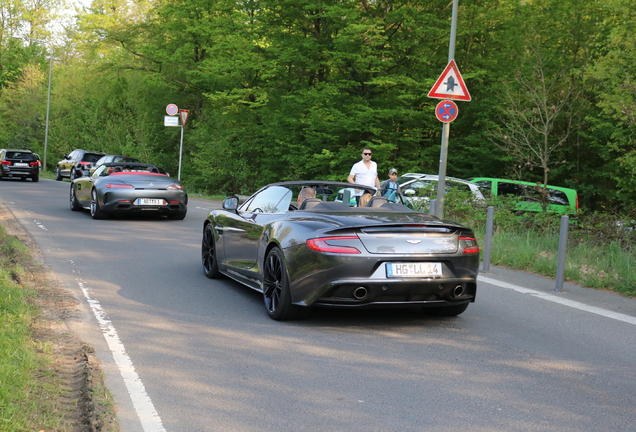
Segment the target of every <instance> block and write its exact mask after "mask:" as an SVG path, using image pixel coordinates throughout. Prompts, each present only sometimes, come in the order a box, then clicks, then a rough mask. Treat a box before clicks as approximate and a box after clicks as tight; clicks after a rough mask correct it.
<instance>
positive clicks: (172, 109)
mask: <svg viewBox="0 0 636 432" xmlns="http://www.w3.org/2000/svg"><path fill="white" fill-rule="evenodd" d="M166 112H167V113H168V115H177V114H178V113H179V108H178V107H177V106H176V105H175V104H169V105H168V106H167V107H166Z"/></svg>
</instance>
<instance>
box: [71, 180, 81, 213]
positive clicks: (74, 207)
mask: <svg viewBox="0 0 636 432" xmlns="http://www.w3.org/2000/svg"><path fill="white" fill-rule="evenodd" d="M70 195H71V196H70V200H69V204H70V207H71V210H72V211H78V210H82V206H80V205H79V203H78V202H77V197H76V196H75V188H74V187H73V184H72V183H71V194H70Z"/></svg>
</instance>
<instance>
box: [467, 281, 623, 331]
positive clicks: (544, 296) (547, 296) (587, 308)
mask: <svg viewBox="0 0 636 432" xmlns="http://www.w3.org/2000/svg"><path fill="white" fill-rule="evenodd" d="M477 279H478V280H479V281H481V282H485V283H487V284H491V285H496V286H499V287H501V288H507V289H511V290H514V291H517V292H520V293H522V294H530V295H531V296H534V297H539V298H541V299H543V300H547V301H551V302H554V303H559V304H562V305H564V306H568V307H571V308H573V309H579V310H582V311H585V312H590V313H593V314H596V315H600V316H604V317H606V318H611V319H614V320H617V321H623V322H626V323H627V324H632V325H636V317H633V316H630V315H625V314H621V313H617V312H612V311H610V310H607V309H601V308H599V307H596V306H590V305H586V304H585V303H580V302H577V301H574V300H568V299H564V298H561V297H559V296H556V295H553V294H548V293H544V292H541V291H536V290H533V289H530V288H524V287H520V286H518V285H513V284H510V283H507V282H501V281H498V280H496V279H491V278H489V277H485V276H482V275H479V276H478V277H477Z"/></svg>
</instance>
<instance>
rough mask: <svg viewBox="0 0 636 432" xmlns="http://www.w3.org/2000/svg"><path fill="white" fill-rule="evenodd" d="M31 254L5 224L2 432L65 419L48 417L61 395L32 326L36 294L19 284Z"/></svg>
mask: <svg viewBox="0 0 636 432" xmlns="http://www.w3.org/2000/svg"><path fill="white" fill-rule="evenodd" d="M27 259H29V253H28V250H27V249H26V248H25V247H24V246H23V245H22V244H21V243H20V242H19V241H18V240H17V239H16V238H15V237H12V236H9V235H7V233H6V231H5V229H4V228H3V227H1V226H0V430H3V431H15V432H19V431H33V430H36V431H37V430H48V429H51V428H53V427H56V426H57V425H58V424H59V421H58V420H57V419H55V418H53V417H52V416H49V415H48V414H46V413H47V412H49V411H52V409H51V407H49V406H47V399H49V398H48V395H51V396H52V395H53V394H54V393H55V388H53V387H51V386H50V381H49V380H40V379H38V378H39V377H41V376H42V374H44V373H46V369H47V359H46V357H44V356H41V355H39V354H38V351H45V350H46V348H45V347H42V346H38V345H37V344H36V343H35V342H34V341H33V340H32V338H31V328H30V324H31V322H32V320H33V319H34V317H35V316H36V315H37V314H38V310H37V309H36V308H35V307H34V306H32V305H31V304H30V303H29V301H28V300H29V298H30V297H31V296H33V295H34V292H33V291H32V290H31V289H29V288H28V287H25V286H22V285H21V284H20V283H19V281H20V280H21V276H23V275H24V270H23V269H22V267H21V265H20V263H21V262H23V261H24V260H27Z"/></svg>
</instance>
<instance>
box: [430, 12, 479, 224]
mask: <svg viewBox="0 0 636 432" xmlns="http://www.w3.org/2000/svg"><path fill="white" fill-rule="evenodd" d="M457 2H458V0H453V11H452V16H451V30H450V43H449V45H448V65H447V66H446V69H444V72H442V74H441V75H440V77H439V78H438V79H437V81H436V82H435V85H434V86H433V88H432V89H431V91H430V92H429V93H428V97H431V98H437V99H454V100H464V101H469V100H470V93H468V89H467V88H466V84H464V80H463V78H462V76H461V74H460V73H459V68H458V67H457V64H456V63H455V60H454V59H455V38H456V35H457ZM444 102H450V103H453V102H452V101H451V100H445V101H442V102H441V103H440V104H438V105H437V108H436V109H435V115H436V116H437V118H438V119H439V120H440V121H442V122H443V125H442V148H441V150H440V155H439V172H438V181H437V199H436V202H435V216H437V217H438V218H440V219H443V218H444V194H445V193H446V160H447V158H448V136H449V135H450V122H451V121H453V120H454V119H455V118H456V117H457V107H456V106H455V109H454V111H453V110H452V109H450V110H448V109H447V110H445V111H443V112H442V113H441V114H440V113H438V110H439V109H440V105H442V104H444ZM453 105H454V103H453ZM450 108H452V106H451V107H450ZM453 114H454V115H453ZM440 116H441V117H442V118H440ZM445 116H446V117H448V119H446V118H444V117H445ZM451 117H452V118H451Z"/></svg>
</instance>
